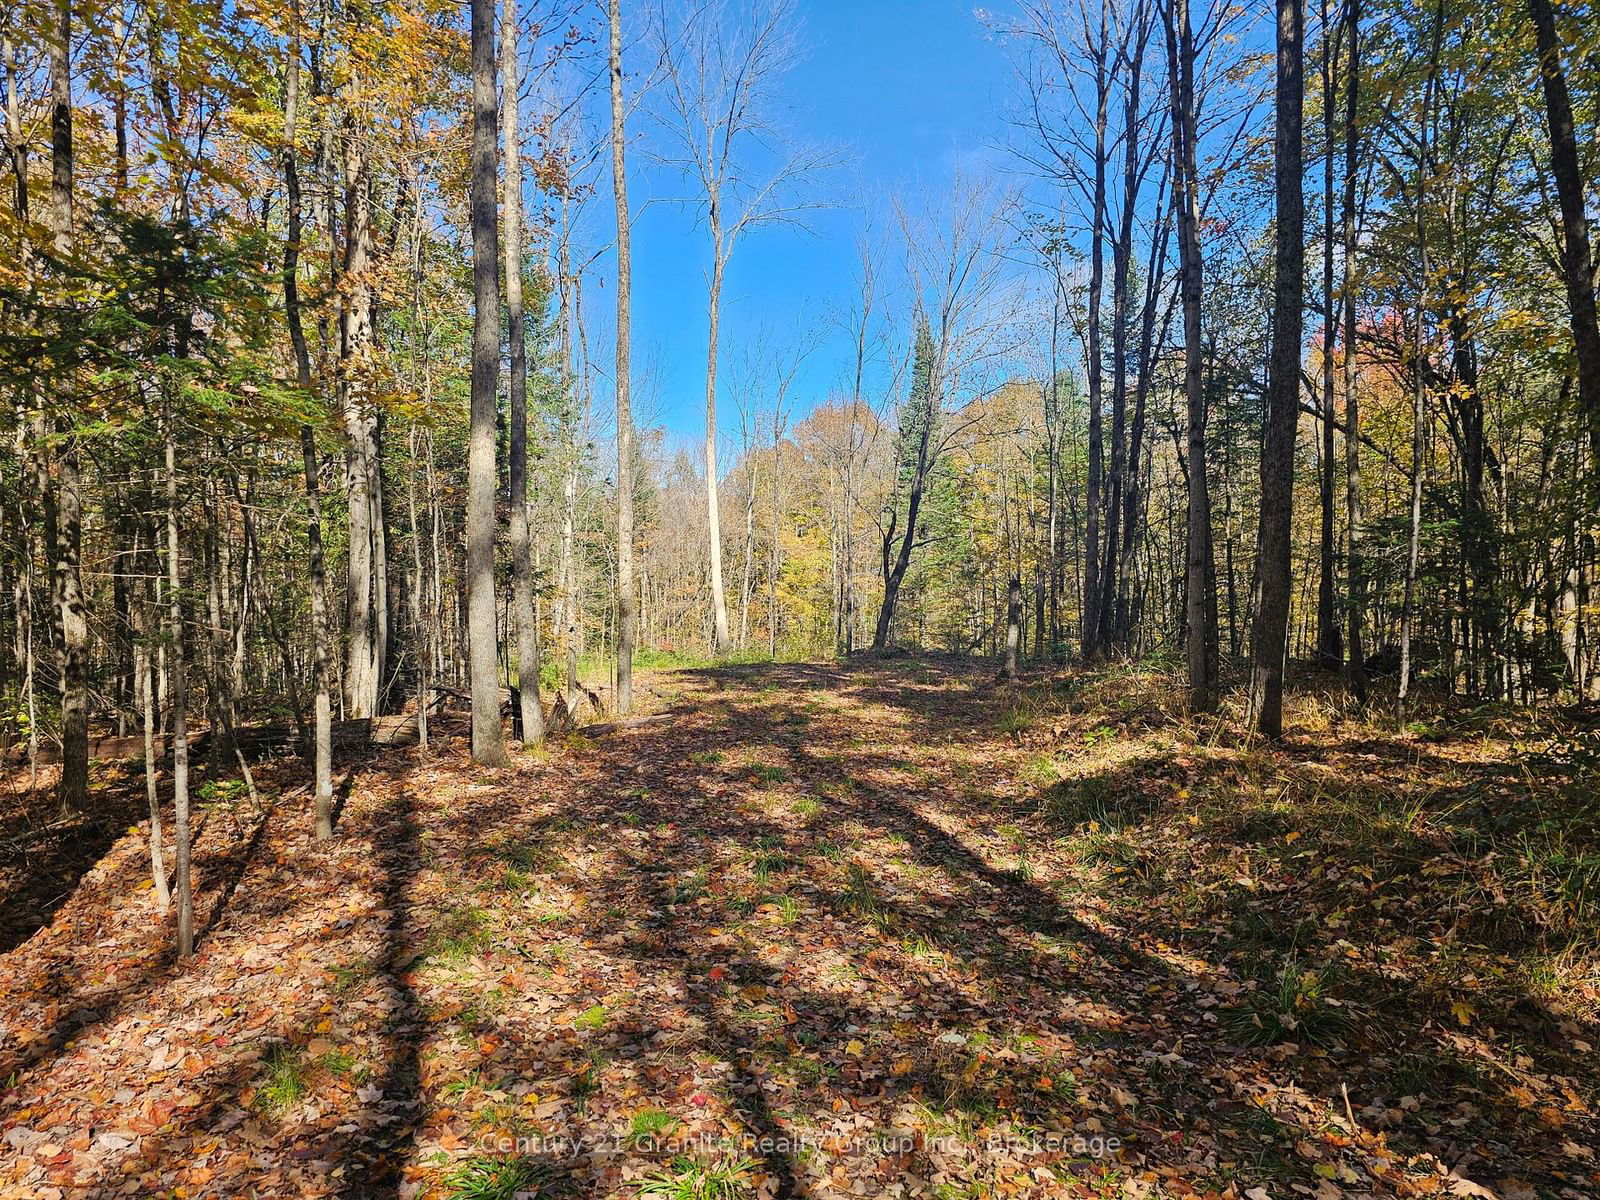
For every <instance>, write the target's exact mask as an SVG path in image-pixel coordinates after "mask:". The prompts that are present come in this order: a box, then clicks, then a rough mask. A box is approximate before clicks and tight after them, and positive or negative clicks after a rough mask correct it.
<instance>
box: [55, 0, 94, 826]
mask: <svg viewBox="0 0 1600 1200" xmlns="http://www.w3.org/2000/svg"><path fill="white" fill-rule="evenodd" d="M75 169H76V162H75V159H74V153H73V144H72V4H71V0H57V2H56V6H55V21H54V28H53V29H52V30H51V38H50V232H51V240H52V244H53V248H54V252H55V255H56V257H57V259H58V260H60V261H61V262H62V264H63V266H64V265H65V262H66V260H67V259H69V258H70V257H71V255H72V251H73V227H72V191H73V172H74V170H75ZM60 391H61V394H60V395H59V396H58V402H59V404H60V411H61V413H62V414H64V416H63V426H62V428H61V430H60V432H61V434H62V435H63V436H62V439H61V445H60V447H59V449H58V450H57V452H56V483H55V506H56V513H55V516H56V520H55V533H56V539H55V545H54V546H53V547H52V553H54V555H55V564H54V571H53V575H54V584H55V597H54V598H55V607H56V611H57V613H58V614H59V616H58V617H57V621H58V623H59V625H60V629H61V777H60V781H59V783H58V785H57V789H56V794H57V796H58V798H59V800H60V806H61V811H62V812H63V813H69V812H72V811H75V810H78V809H81V808H82V806H83V804H84V802H85V801H86V800H87V799H88V795H89V613H88V601H87V599H86V598H85V596H84V592H83V574H82V565H81V564H82V559H83V495H82V480H81V478H80V476H79V467H78V435H77V430H76V429H75V427H74V426H75V413H74V409H75V400H74V396H73V392H72V381H71V379H70V378H69V377H68V376H66V375H63V376H62V382H61V385H60Z"/></svg>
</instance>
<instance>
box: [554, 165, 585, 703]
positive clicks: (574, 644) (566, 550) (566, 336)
mask: <svg viewBox="0 0 1600 1200" xmlns="http://www.w3.org/2000/svg"><path fill="white" fill-rule="evenodd" d="M570 202H571V198H570V197H568V196H565V195H563V197H562V204H561V250H560V256H559V263H560V279H561V398H562V400H561V402H562V405H563V420H564V425H565V429H564V431H563V450H564V452H565V454H566V466H565V470H564V472H563V485H562V507H561V512H562V518H561V568H560V569H561V588H562V592H561V621H560V622H559V624H560V626H561V629H562V631H563V632H562V637H563V639H564V641H565V644H566V654H567V664H566V666H567V681H566V694H567V713H568V715H569V716H570V715H571V714H572V713H573V711H574V706H575V705H576V704H577V702H578V696H579V691H578V637H579V631H580V624H579V622H580V619H581V617H580V614H579V611H578V567H577V558H576V555H575V553H574V546H573V541H574V538H575V536H576V532H577V524H578V430H579V427H580V425H581V424H582V411H583V410H582V409H581V408H580V407H579V404H578V400H577V397H578V394H579V387H580V386H581V385H580V384H579V382H578V381H577V380H576V379H575V378H574V372H573V370H572V327H573V324H574V323H575V322H576V320H577V318H578V304H579V302H580V293H579V291H578V288H579V281H577V280H575V279H573V278H572V243H571V238H570V236H569V230H568V225H567V215H568V206H569V204H570ZM587 369H588V367H587V356H585V373H586V374H587Z"/></svg>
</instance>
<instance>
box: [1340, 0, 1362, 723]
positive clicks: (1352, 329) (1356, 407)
mask: <svg viewBox="0 0 1600 1200" xmlns="http://www.w3.org/2000/svg"><path fill="white" fill-rule="evenodd" d="M1345 37H1346V41H1347V44H1348V47H1349V48H1348V50H1347V53H1348V55H1349V63H1348V65H1347V66H1346V67H1345V100H1344V198H1343V202H1342V203H1343V207H1344V213H1343V218H1344V229H1343V243H1344V337H1343V339H1342V342H1343V346H1344V426H1345V439H1344V459H1345V525H1346V526H1348V528H1347V530H1346V533H1345V537H1346V539H1347V542H1346V544H1347V545H1348V547H1349V550H1348V558H1349V565H1348V567H1347V568H1346V572H1347V574H1348V576H1349V580H1348V584H1347V588H1348V590H1349V600H1348V603H1349V636H1348V638H1347V640H1348V641H1349V643H1350V645H1349V651H1350V653H1349V656H1348V664H1347V670H1348V672H1349V677H1350V691H1351V694H1352V695H1353V696H1354V697H1355V700H1356V703H1357V704H1365V703H1366V702H1367V663H1366V653H1365V649H1364V647H1363V645H1362V640H1361V614H1362V609H1363V608H1364V607H1365V602H1366V576H1365V568H1364V567H1363V566H1362V563H1361V523H1362V515H1361V404H1360V397H1359V395H1358V394H1357V389H1358V385H1359V383H1360V377H1359V373H1358V371H1357V369H1356V366H1357V357H1356V284H1355V273H1356V182H1357V179H1356V156H1357V153H1358V151H1359V148H1360V138H1359V130H1358V128H1357V125H1356V101H1357V92H1356V88H1357V85H1358V83H1359V82H1360V78H1361V76H1360V64H1361V53H1360V37H1361V0H1345Z"/></svg>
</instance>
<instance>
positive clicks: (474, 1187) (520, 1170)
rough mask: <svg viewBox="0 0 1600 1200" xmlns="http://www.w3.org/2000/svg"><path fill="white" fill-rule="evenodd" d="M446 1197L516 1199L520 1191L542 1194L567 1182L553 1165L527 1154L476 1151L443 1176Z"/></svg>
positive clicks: (449, 1199) (551, 1192) (448, 1199)
mask: <svg viewBox="0 0 1600 1200" xmlns="http://www.w3.org/2000/svg"><path fill="white" fill-rule="evenodd" d="M443 1182H444V1188H445V1193H444V1194H445V1198H446V1200H516V1197H517V1196H518V1194H519V1193H523V1192H533V1193H535V1194H537V1195H541V1196H549V1195H556V1194H558V1193H559V1192H562V1191H565V1190H566V1187H565V1185H566V1183H567V1182H568V1181H567V1179H566V1176H564V1175H563V1174H562V1173H561V1172H560V1171H559V1170H557V1169H556V1168H555V1167H552V1166H549V1165H548V1164H541V1163H536V1162H534V1161H533V1160H532V1159H529V1158H522V1157H516V1158H493V1157H490V1156H489V1155H476V1156H474V1157H472V1158H469V1159H467V1160H466V1161H465V1162H463V1163H461V1164H460V1165H458V1166H457V1167H456V1168H455V1169H454V1170H453V1171H451V1172H450V1173H449V1174H448V1175H446V1176H445V1177H444V1181H443Z"/></svg>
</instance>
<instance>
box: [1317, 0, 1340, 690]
mask: <svg viewBox="0 0 1600 1200" xmlns="http://www.w3.org/2000/svg"><path fill="white" fill-rule="evenodd" d="M1333 40H1334V39H1333V31H1332V29H1331V27H1330V26H1329V23H1328V0H1322V134H1323V139H1324V142H1323V148H1322V405H1321V410H1322V421H1321V425H1322V453H1321V456H1320V462H1319V463H1318V464H1317V465H1318V467H1319V468H1320V470H1319V471H1318V483H1319V485H1320V487H1319V492H1318V503H1319V507H1320V510H1321V514H1322V537H1321V539H1320V541H1319V543H1318V559H1317V562H1318V575H1317V660H1318V661H1319V662H1320V663H1321V665H1322V666H1323V668H1324V669H1326V670H1329V671H1337V670H1338V669H1339V668H1340V667H1341V666H1342V665H1343V663H1344V646H1343V645H1342V643H1341V639H1340V634H1339V613H1338V606H1337V604H1336V603H1335V601H1334V593H1335V580H1334V565H1333V564H1334V549H1333V542H1334V535H1333V482H1334V456H1333V422H1334V411H1333V343H1334V328H1335V320H1334V315H1333V84H1334V79H1333Z"/></svg>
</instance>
